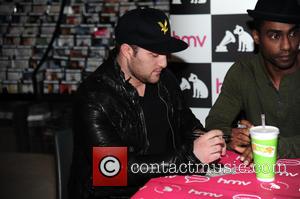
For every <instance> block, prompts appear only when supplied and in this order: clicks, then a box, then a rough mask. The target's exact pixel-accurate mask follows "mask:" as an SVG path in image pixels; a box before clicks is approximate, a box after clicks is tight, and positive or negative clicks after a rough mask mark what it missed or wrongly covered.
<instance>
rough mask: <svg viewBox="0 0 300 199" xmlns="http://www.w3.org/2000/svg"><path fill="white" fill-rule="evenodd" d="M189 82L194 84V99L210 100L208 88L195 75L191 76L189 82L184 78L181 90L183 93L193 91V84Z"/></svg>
mask: <svg viewBox="0 0 300 199" xmlns="http://www.w3.org/2000/svg"><path fill="white" fill-rule="evenodd" d="M189 81H190V82H192V84H193V98H201V99H203V98H208V88H207V86H206V85H205V83H204V82H203V81H201V80H200V79H199V78H198V76H197V75H196V74H194V73H191V74H190V77H189V78H188V80H187V79H186V78H184V77H182V78H181V82H180V89H181V90H182V91H183V90H189V89H191V84H190V83H189Z"/></svg>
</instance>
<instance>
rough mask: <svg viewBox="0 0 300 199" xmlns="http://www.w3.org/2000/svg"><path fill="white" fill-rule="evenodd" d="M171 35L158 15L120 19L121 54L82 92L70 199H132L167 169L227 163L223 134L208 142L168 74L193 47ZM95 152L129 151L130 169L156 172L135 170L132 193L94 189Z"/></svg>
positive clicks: (134, 13)
mask: <svg viewBox="0 0 300 199" xmlns="http://www.w3.org/2000/svg"><path fill="white" fill-rule="evenodd" d="M170 32H171V31H170V24H169V20H168V18H167V17H166V15H165V14H164V13H163V12H162V11H159V10H156V9H150V8H147V9H135V10H131V11H129V12H127V13H126V14H125V15H123V16H122V17H121V18H120V19H119V22H118V25H117V27H116V29H115V39H116V43H117V45H116V48H115V49H114V50H112V52H111V54H110V56H109V58H108V59H107V60H106V61H105V62H104V63H103V64H102V65H101V66H100V67H99V68H98V69H97V70H96V71H95V72H94V73H93V74H92V75H91V76H89V77H88V78H87V79H86V80H84V81H83V83H82V84H81V85H80V87H79V89H78V93H77V97H76V106H75V108H74V133H75V143H74V158H73V165H72V174H71V180H70V194H71V198H104V197H108V196H112V195H114V196H117V197H120V196H122V195H125V196H130V195H131V194H133V193H134V192H135V191H137V188H138V187H141V186H142V185H143V184H144V183H145V182H146V181H147V180H149V179H150V178H151V177H156V176H159V175H168V174H170V173H168V172H167V173H157V171H168V165H171V164H173V165H174V164H175V165H179V164H181V163H185V164H188V163H191V164H196V163H210V162H212V161H215V160H217V159H219V158H220V156H221V155H224V153H225V150H226V146H225V142H224V139H223V138H222V132H221V131H220V130H212V131H210V132H207V133H205V134H204V135H202V134H203V132H204V128H203V126H202V125H201V123H200V122H199V121H198V120H197V119H196V118H195V116H194V115H193V114H192V112H191V110H190V109H189V108H188V107H187V106H186V104H185V103H184V101H183V98H182V93H181V90H180V88H179V86H178V84H177V81H176V80H175V78H174V76H173V75H172V74H171V73H170V71H168V70H167V69H166V66H167V58H166V55H167V54H169V53H173V52H178V51H181V50H184V49H186V48H187V47H188V45H187V44H186V43H185V42H183V41H181V40H178V39H176V38H173V37H171V35H170ZM200 135H201V137H200ZM93 146H125V147H128V168H131V165H132V164H136V163H137V164H145V163H146V164H148V163H152V164H153V163H155V165H157V167H156V168H152V169H151V170H148V172H146V173H144V172H143V173H136V174H135V173H134V172H132V171H131V170H130V169H129V170H128V186H127V187H95V186H92V177H91V176H92V157H91V156H92V147H93ZM161 167H164V168H161ZM185 172H187V173H185ZM188 172H189V171H184V170H183V174H188ZM179 173H180V172H179ZM173 174H174V173H173Z"/></svg>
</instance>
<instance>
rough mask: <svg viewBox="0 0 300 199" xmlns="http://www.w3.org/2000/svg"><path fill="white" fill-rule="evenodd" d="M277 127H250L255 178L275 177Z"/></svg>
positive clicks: (269, 180)
mask: <svg viewBox="0 0 300 199" xmlns="http://www.w3.org/2000/svg"><path fill="white" fill-rule="evenodd" d="M278 134H279V129H278V128H276V127H274V126H256V127H252V128H250V136H251V144H252V150H253V158H254V169H255V173H256V178H257V179H258V180H259V181H263V182H272V181H273V180H274V179H275V168H276V160H277V142H278Z"/></svg>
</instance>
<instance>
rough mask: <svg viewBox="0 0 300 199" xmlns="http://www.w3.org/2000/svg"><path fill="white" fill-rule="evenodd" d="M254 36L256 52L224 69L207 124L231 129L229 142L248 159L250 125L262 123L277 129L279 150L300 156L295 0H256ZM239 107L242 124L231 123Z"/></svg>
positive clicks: (298, 11)
mask: <svg viewBox="0 0 300 199" xmlns="http://www.w3.org/2000/svg"><path fill="white" fill-rule="evenodd" d="M247 11H248V14H249V15H250V16H251V17H253V18H254V27H255V28H254V30H253V33H252V35H253V38H254V41H255V43H256V44H257V45H258V47H259V53H258V54H257V55H253V57H251V58H250V59H244V60H240V61H238V62H236V63H235V64H234V65H233V66H232V67H231V68H230V69H229V71H228V72H227V74H226V76H225V80H224V82H223V85H222V91H221V94H220V96H219V98H218V99H217V101H216V103H215V104H214V105H213V107H212V109H211V111H210V113H209V115H208V117H207V118H206V127H207V129H221V130H223V132H224V133H225V134H231V136H232V139H231V142H230V143H229V145H228V146H229V147H231V148H232V149H234V150H236V151H238V152H240V153H242V156H241V160H242V161H244V162H245V163H246V164H248V163H250V162H251V161H252V149H251V146H250V139H249V128H250V127H251V126H252V125H255V126H257V125H261V114H265V118H266V124H268V125H272V126H276V127H278V128H279V130H280V134H279V146H278V155H279V157H282V158H295V157H297V158H299V157H300V119H299V118H300V70H299V68H300V53H299V44H300V30H299V24H300V6H299V2H298V3H297V0H285V1H283V0H258V2H257V4H256V6H255V9H254V10H247ZM241 112H243V115H244V119H245V120H241V123H242V124H243V125H244V128H232V123H233V122H234V120H235V118H236V117H237V116H238V115H239V114H240V113H241Z"/></svg>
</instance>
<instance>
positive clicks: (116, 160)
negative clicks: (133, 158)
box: [93, 147, 127, 186]
mask: <svg viewBox="0 0 300 199" xmlns="http://www.w3.org/2000/svg"><path fill="white" fill-rule="evenodd" d="M93 186H127V147H93Z"/></svg>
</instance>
